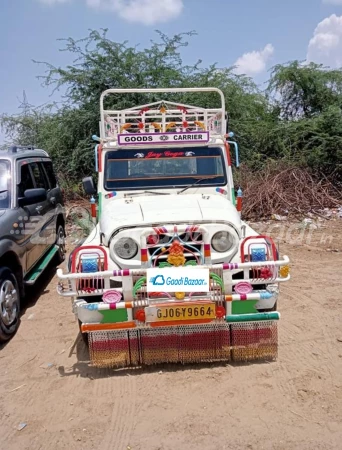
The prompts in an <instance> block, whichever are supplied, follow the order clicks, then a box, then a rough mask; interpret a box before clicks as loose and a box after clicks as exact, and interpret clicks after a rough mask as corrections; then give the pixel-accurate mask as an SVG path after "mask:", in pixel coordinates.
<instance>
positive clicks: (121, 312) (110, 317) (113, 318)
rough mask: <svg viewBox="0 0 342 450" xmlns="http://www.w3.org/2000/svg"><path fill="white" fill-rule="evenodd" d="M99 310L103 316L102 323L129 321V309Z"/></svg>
mask: <svg viewBox="0 0 342 450" xmlns="http://www.w3.org/2000/svg"><path fill="white" fill-rule="evenodd" d="M98 312H99V313H100V314H102V316H103V319H102V320H101V323H118V322H127V321H128V313H127V309H106V310H102V311H98Z"/></svg>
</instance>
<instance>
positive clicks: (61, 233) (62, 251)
mask: <svg viewBox="0 0 342 450" xmlns="http://www.w3.org/2000/svg"><path fill="white" fill-rule="evenodd" d="M57 245H58V247H59V248H58V252H59V256H60V257H61V258H64V256H65V236H64V230H63V228H62V227H59V228H58V233H57Z"/></svg>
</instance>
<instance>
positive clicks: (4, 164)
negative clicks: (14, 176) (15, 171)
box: [0, 159, 11, 209]
mask: <svg viewBox="0 0 342 450" xmlns="http://www.w3.org/2000/svg"><path fill="white" fill-rule="evenodd" d="M10 188H11V172H10V164H9V162H8V161H5V160H3V159H0V209H7V208H9V207H10V204H11V197H10V195H11V192H10Z"/></svg>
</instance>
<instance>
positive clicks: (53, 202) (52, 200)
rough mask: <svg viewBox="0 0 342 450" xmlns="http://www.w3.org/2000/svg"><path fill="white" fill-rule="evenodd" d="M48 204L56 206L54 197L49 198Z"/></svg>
mask: <svg viewBox="0 0 342 450" xmlns="http://www.w3.org/2000/svg"><path fill="white" fill-rule="evenodd" d="M50 203H51V204H52V205H55V204H56V197H51V198H50Z"/></svg>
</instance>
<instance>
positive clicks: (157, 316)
mask: <svg viewBox="0 0 342 450" xmlns="http://www.w3.org/2000/svg"><path fill="white" fill-rule="evenodd" d="M145 315H146V322H174V321H178V320H179V321H181V320H199V319H215V317H216V314H215V304H214V303H197V304H189V303H188V304H184V303H182V304H177V305H172V306H165V305H163V306H148V307H146V308H145Z"/></svg>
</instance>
